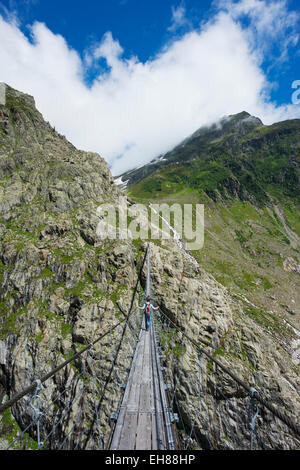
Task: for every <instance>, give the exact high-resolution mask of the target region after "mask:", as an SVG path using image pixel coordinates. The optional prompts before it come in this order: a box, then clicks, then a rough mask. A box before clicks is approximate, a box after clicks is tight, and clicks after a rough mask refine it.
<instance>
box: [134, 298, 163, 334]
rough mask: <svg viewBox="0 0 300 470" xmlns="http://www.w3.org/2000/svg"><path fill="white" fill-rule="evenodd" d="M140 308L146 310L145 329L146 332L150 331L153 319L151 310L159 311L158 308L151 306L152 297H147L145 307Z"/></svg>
mask: <svg viewBox="0 0 300 470" xmlns="http://www.w3.org/2000/svg"><path fill="white" fill-rule="evenodd" d="M138 308H139V309H140V310H144V314H145V328H146V330H148V329H149V326H150V318H151V309H153V310H158V307H154V305H152V304H151V299H150V295H147V297H146V302H145V303H144V305H143V306H142V307H139V306H138Z"/></svg>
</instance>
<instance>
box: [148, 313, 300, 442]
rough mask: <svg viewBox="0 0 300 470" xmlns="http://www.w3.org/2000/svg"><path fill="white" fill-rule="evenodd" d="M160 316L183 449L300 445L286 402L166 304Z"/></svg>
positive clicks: (169, 385) (173, 408)
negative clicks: (243, 374)
mask: <svg viewBox="0 0 300 470" xmlns="http://www.w3.org/2000/svg"><path fill="white" fill-rule="evenodd" d="M154 322H155V329H156V332H157V338H158V342H159V347H160V355H161V361H162V364H163V366H164V367H163V374H164V380H165V383H166V384H167V389H168V391H167V393H168V400H169V405H170V413H171V415H172V419H173V421H174V425H175V423H176V428H177V436H178V440H179V446H180V448H181V449H236V450H238V449H299V448H300V440H299V438H300V431H299V426H297V424H295V422H294V420H293V418H294V417H293V416H291V415H290V414H289V413H288V412H287V411H286V410H285V409H284V403H280V404H279V403H278V404H274V403H272V401H271V400H270V399H268V400H267V399H266V398H265V397H264V396H263V392H264V389H262V387H261V386H260V388H259V389H258V388H257V389H256V388H255V384H253V386H251V385H248V384H247V383H245V382H244V381H243V380H242V379H241V378H239V377H238V376H237V374H236V373H235V372H234V371H233V370H229V369H227V368H226V367H225V366H224V364H222V362H221V359H220V360H218V359H217V358H216V357H218V356H216V357H214V349H213V348H212V345H210V344H209V343H207V342H206V341H203V342H199V343H196V342H195V341H194V340H193V339H192V338H191V337H189V336H188V335H187V334H186V333H185V331H184V329H183V328H182V327H180V326H179V325H176V324H175V323H174V322H173V321H171V320H170V318H168V316H167V315H166V314H164V313H163V312H162V311H161V310H159V311H158V313H156V312H154ZM266 389H267V388H266ZM278 405H279V406H278ZM282 410H283V411H282Z"/></svg>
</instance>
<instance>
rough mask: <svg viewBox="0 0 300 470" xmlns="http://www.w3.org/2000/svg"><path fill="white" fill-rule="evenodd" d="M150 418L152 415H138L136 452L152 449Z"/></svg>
mask: <svg viewBox="0 0 300 470" xmlns="http://www.w3.org/2000/svg"><path fill="white" fill-rule="evenodd" d="M152 416H153V415H152V413H146V412H145V413H139V416H138V424H137V433H136V449H137V450H151V449H152V446H151V444H152Z"/></svg>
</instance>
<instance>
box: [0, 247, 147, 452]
mask: <svg viewBox="0 0 300 470" xmlns="http://www.w3.org/2000/svg"><path fill="white" fill-rule="evenodd" d="M146 255H147V251H146V253H145V256H144V258H143V260H142V263H141V265H140V270H139V274H138V278H137V280H136V283H135V286H134V289H133V293H132V298H131V303H130V307H129V310H128V312H124V310H123V309H122V308H121V307H120V306H119V310H120V312H121V313H120V312H119V315H120V319H119V321H116V322H115V323H114V324H112V325H111V326H110V327H108V328H107V329H106V331H105V332H103V333H101V334H100V335H98V336H97V337H96V338H95V339H93V340H92V341H90V342H89V343H88V344H87V345H86V346H85V347H83V348H82V349H81V350H80V351H77V352H76V353H75V354H72V355H71V356H70V357H69V358H67V359H66V360H65V361H64V362H62V363H61V364H60V365H57V366H56V367H54V368H53V369H52V370H51V371H50V372H48V373H47V374H45V375H43V376H41V377H38V378H37V379H36V380H34V381H33V382H32V383H31V384H30V385H29V386H27V387H25V388H24V389H23V390H21V391H20V392H18V393H16V394H15V395H14V396H13V397H12V398H9V399H7V400H6V401H5V402H4V403H2V404H0V433H1V434H0V448H2V449H8V450H9V449H13V450H16V449H38V450H42V449H56V450H60V449H78V450H79V449H99V450H101V449H107V448H108V447H109V443H110V439H111V437H112V433H113V430H114V426H115V421H116V417H117V414H118V409H119V407H120V404H121V401H122V397H123V394H124V391H125V386H126V383H127V379H128V376H129V373H130V368H131V363H132V358H133V355H134V351H135V348H136V345H137V341H138V334H139V331H140V328H141V321H142V315H141V312H140V310H138V309H136V308H134V302H135V299H136V296H137V294H138V286H139V282H140V276H141V272H142V269H143V266H144V263H145V261H146ZM87 342H88V341H87Z"/></svg>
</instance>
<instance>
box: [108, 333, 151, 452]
mask: <svg viewBox="0 0 300 470" xmlns="http://www.w3.org/2000/svg"><path fill="white" fill-rule="evenodd" d="M141 340H142V331H140V335H139V342H138V344H137V347H136V350H135V354H134V357H133V360H132V368H131V371H130V374H129V377H128V382H127V385H126V389H125V392H124V396H123V400H122V405H121V407H120V412H119V416H118V420H117V423H116V427H115V431H114V435H113V438H112V442H111V445H110V449H111V450H117V449H118V448H119V443H120V439H121V434H122V429H123V425H124V419H125V414H126V408H127V403H128V400H129V396H130V393H131V389H132V377H133V375H134V374H135V368H136V363H137V358H138V356H139V353H140V349H141V347H143V346H142V345H141Z"/></svg>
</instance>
